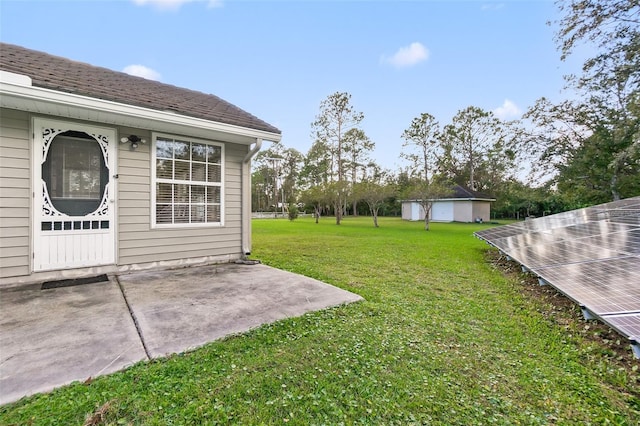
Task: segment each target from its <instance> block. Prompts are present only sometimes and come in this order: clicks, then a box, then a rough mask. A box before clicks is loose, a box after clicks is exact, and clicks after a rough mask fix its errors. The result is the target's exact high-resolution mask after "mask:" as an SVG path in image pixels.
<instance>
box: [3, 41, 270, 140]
mask: <svg viewBox="0 0 640 426" xmlns="http://www.w3.org/2000/svg"><path fill="white" fill-rule="evenodd" d="M0 69H1V70H4V71H9V72H12V73H16V74H22V75H26V76H29V77H31V80H32V84H33V86H36V87H41V88H45V89H51V90H56V91H59V92H65V93H73V94H77V95H82V96H87V97H91V98H97V99H102V100H107V101H113V102H118V103H122V104H127V105H135V106H139V107H144V108H149V109H153V110H159V111H167V110H169V111H173V112H176V113H178V114H181V115H186V116H189V117H195V118H201V119H204V120H209V121H215V122H219V123H225V124H231V125H235V126H240V127H246V128H249V129H254V130H261V131H265V132H269V133H277V134H280V133H281V132H280V130H278V129H277V128H275V127H274V126H272V125H270V124H268V123H266V122H264V121H262V120H260V119H259V118H257V117H255V116H253V115H251V114H249V113H248V112H246V111H244V110H242V109H240V108H238V107H236V106H235V105H232V104H230V103H229V102H227V101H225V100H223V99H220V98H219V97H217V96H215V95H208V94H205V93H202V92H197V91H194V90H189V89H183V88H181V87H176V86H172V85H170V84H164V83H160V82H157V81H152V80H146V79H144V78H141V77H135V76H132V75H129V74H125V73H123V72H118V71H112V70H110V69H107V68H101V67H96V66H93V65H89V64H85V63H82V62H76V61H72V60H70V59H66V58H62V57H60V56H54V55H50V54H48V53H44V52H38V51H35V50H30V49H26V48H24V47H20V46H16V45H12V44H7V43H0Z"/></svg>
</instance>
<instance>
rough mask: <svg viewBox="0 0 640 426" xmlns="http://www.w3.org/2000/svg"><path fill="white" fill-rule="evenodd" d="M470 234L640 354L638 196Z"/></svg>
mask: <svg viewBox="0 0 640 426" xmlns="http://www.w3.org/2000/svg"><path fill="white" fill-rule="evenodd" d="M475 235H476V236H477V237H478V238H480V239H483V240H485V241H486V242H487V243H489V244H490V245H492V246H494V247H496V248H498V249H499V250H500V251H501V252H503V253H504V254H505V255H506V256H509V257H510V258H512V259H513V260H516V261H517V262H519V263H520V264H521V265H522V266H523V268H525V269H526V270H528V271H530V272H531V273H533V274H535V275H537V276H538V277H539V278H540V279H541V280H542V282H545V283H548V284H550V285H552V286H553V287H555V288H556V289H557V290H558V291H559V292H561V293H562V294H564V295H566V296H567V297H568V298H570V299H571V300H573V301H575V302H576V303H578V304H579V305H580V306H581V307H582V308H583V309H586V310H587V311H588V312H589V313H591V314H592V315H594V316H595V317H597V318H599V319H600V320H601V321H603V322H604V323H606V324H608V325H609V326H610V327H611V328H613V329H614V330H616V331H617V332H618V333H620V334H621V335H623V336H625V337H627V338H629V339H630V341H631V342H632V346H633V348H634V354H635V355H636V356H637V357H640V346H638V344H639V343H638V341H639V340H640V197H633V198H629V199H625V200H620V201H613V202H610V203H605V204H601V205H598V206H593V207H587V208H584V209H579V210H574V211H570V212H564V213H559V214H556V215H552V216H547V217H542V218H537V219H532V220H526V221H524V222H518V223H514V224H509V225H505V226H500V227H495V228H488V229H485V230H482V231H478V232H476V233H475Z"/></svg>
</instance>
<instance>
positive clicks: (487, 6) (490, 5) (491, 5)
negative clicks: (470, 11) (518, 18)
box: [481, 3, 504, 10]
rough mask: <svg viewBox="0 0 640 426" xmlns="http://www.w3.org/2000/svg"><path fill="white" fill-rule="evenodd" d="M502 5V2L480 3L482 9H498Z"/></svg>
mask: <svg viewBox="0 0 640 426" xmlns="http://www.w3.org/2000/svg"><path fill="white" fill-rule="evenodd" d="M503 7H504V3H485V4H483V5H482V7H481V9H482V10H500V9H502V8H503Z"/></svg>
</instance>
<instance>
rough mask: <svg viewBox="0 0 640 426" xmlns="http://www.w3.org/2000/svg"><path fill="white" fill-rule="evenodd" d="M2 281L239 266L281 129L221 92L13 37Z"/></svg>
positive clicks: (7, 65) (2, 76)
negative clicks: (98, 63) (45, 49)
mask: <svg viewBox="0 0 640 426" xmlns="http://www.w3.org/2000/svg"><path fill="white" fill-rule="evenodd" d="M0 108H1V109H0V287H3V286H11V285H15V284H20V283H27V282H38V281H46V280H56V279H65V278H77V277H86V276H92V275H99V274H105V273H113V272H126V271H130V270H139V269H148V268H169V267H178V266H183V265H191V264H201V263H214V262H230V261H234V260H237V259H240V258H242V257H244V256H245V255H247V254H248V253H249V252H250V250H251V210H250V209H251V203H250V194H251V190H250V187H251V182H250V167H249V166H250V164H249V163H250V161H251V159H252V157H253V156H254V155H255V154H256V153H257V152H258V150H259V149H260V146H261V144H262V141H263V140H268V141H274V142H278V141H279V140H280V138H281V134H280V131H279V130H278V129H277V128H275V127H273V126H271V125H270V124H268V123H266V122H264V121H262V120H260V119H258V118H256V117H254V116H253V115H251V114H249V113H247V112H245V111H243V110H241V109H239V108H237V107H235V106H234V105H231V104H229V103H228V102H226V101H224V100H222V99H220V98H218V97H216V96H213V95H208V94H204V93H200V92H196V91H192V90H188V89H183V88H179V87H175V86H171V85H168V84H163V83H159V82H156V81H151V80H146V79H143V78H139V77H134V76H131V75H128V74H124V73H120V72H116V71H111V70H108V69H105V68H99V67H94V66H91V65H88V64H84V63H80V62H75V61H72V60H68V59H65V58H61V57H56V56H52V55H49V54H46V53H42V52H37V51H33V50H29V49H25V48H22V47H19V46H14V45H10V44H4V43H2V44H0Z"/></svg>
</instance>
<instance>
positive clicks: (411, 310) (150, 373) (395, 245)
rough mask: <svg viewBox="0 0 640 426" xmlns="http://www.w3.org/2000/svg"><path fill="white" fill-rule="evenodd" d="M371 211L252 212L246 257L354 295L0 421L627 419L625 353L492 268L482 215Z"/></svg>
mask: <svg viewBox="0 0 640 426" xmlns="http://www.w3.org/2000/svg"><path fill="white" fill-rule="evenodd" d="M380 222H381V227H380V228H377V229H376V228H374V227H373V226H372V223H371V218H347V219H345V220H344V222H343V224H342V225H340V226H336V225H335V224H334V221H333V220H332V219H331V218H323V219H322V220H321V222H320V224H317V225H316V224H315V223H313V221H312V220H311V219H309V218H303V219H298V220H296V221H294V222H289V221H286V220H269V219H265V220H256V221H254V237H253V238H254V239H253V246H254V256H253V257H254V258H258V259H261V260H262V261H263V262H264V263H266V264H268V265H271V266H274V267H278V268H282V269H286V270H290V271H293V272H297V273H300V274H304V275H307V276H311V277H314V278H317V279H319V280H322V281H325V282H327V283H330V284H333V285H336V286H338V287H341V288H344V289H347V290H350V291H353V292H355V293H358V294H360V295H362V296H363V297H364V298H365V299H366V301H364V302H360V303H356V304H352V305H349V306H343V307H338V308H334V309H329V310H325V311H322V312H317V313H312V314H308V315H305V316H303V317H300V318H295V319H290V320H285V321H280V322H278V323H276V324H272V325H267V326H264V327H261V328H259V329H256V330H253V331H251V332H249V333H247V334H244V335H239V336H234V337H230V338H227V339H224V340H222V341H218V342H215V343H212V344H210V345H207V346H206V347H204V348H202V349H199V350H197V351H193V352H190V353H186V354H181V355H176V356H172V357H170V358H167V359H163V360H157V361H153V362H148V363H140V364H137V365H135V366H133V367H132V368H129V369H128V370H126V371H123V372H120V373H116V374H112V375H110V376H106V377H100V378H97V379H95V380H94V381H93V382H92V383H90V384H80V383H78V384H74V385H71V386H67V387H65V388H62V389H59V390H57V391H54V392H52V393H50V394H47V395H39V396H34V397H31V398H27V399H24V400H22V401H20V402H18V403H16V404H12V405H8V406H4V407H0V424H3V425H6V424H21V425H22V424H34V425H36V424H51V425H54V424H55V425H61V424H64V425H67V424H69V425H73V424H83V422H84V421H85V419H86V418H87V416H90V415H91V414H95V415H94V419H95V420H96V422H95V424H136V425H137V424H145V425H146V424H149V425H166V424H176V425H178V424H179V425H182V424H229V423H237V424H296V425H308V424H327V425H336V424H402V425H404V424H447V425H449V424H460V425H473V424H527V425H529V424H532V425H537V424H608V423H613V424H629V425H632V424H638V423H640V391H639V390H638V389H639V387H640V382H639V380H638V377H637V375H638V374H637V373H638V372H637V366H638V365H639V363H637V361H632V362H636V365H635V366H634V368H635V369H636V371H634V370H633V369H629V368H627V369H625V368H621V367H619V363H617V362H616V359H614V357H615V354H613V353H612V352H611V351H609V350H607V348H606V347H605V346H602V345H600V344H598V343H597V342H594V341H593V340H592V339H588V338H585V334H584V330H585V327H586V329H588V328H589V325H588V323H586V322H584V321H575V320H574V321H572V322H571V321H569V322H567V323H566V324H565V325H564V326H563V325H561V323H562V321H558V320H557V319H556V318H553V315H550V314H549V311H550V310H552V308H551V307H550V306H549V305H548V302H546V301H543V300H539V299H536V298H534V297H529V296H527V294H526V293H523V291H522V286H523V284H522V281H523V277H520V276H518V275H511V276H508V277H506V276H504V275H503V274H502V273H501V271H499V270H496V269H495V268H493V267H492V266H491V264H490V263H488V262H487V261H486V250H487V246H486V245H485V244H484V243H483V242H481V241H479V240H476V239H475V238H473V236H472V233H473V232H474V231H476V230H479V229H481V228H482V227H486V226H487V225H475V224H473V225H472V224H469V225H465V224H432V230H431V231H429V232H425V231H423V230H421V227H422V224H420V223H407V222H402V221H400V220H399V219H395V218H393V219H392V218H382V219H381V221H380ZM557 315H566V313H562V312H558V313H557ZM101 417H102V418H103V420H101V421H98V420H99V418H101Z"/></svg>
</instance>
